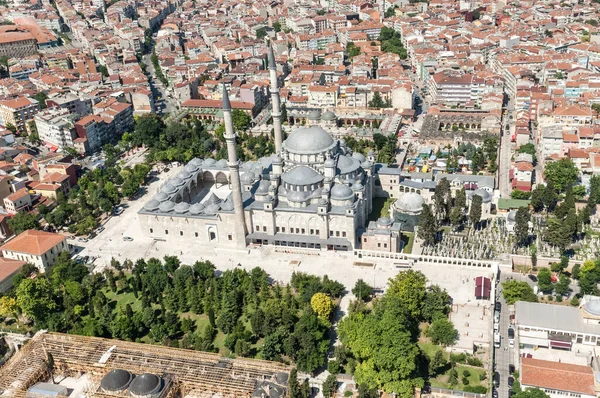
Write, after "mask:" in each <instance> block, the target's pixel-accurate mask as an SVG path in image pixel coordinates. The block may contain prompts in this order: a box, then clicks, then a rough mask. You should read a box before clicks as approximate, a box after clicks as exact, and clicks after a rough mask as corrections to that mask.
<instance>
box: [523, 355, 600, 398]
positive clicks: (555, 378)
mask: <svg viewBox="0 0 600 398" xmlns="http://www.w3.org/2000/svg"><path fill="white" fill-rule="evenodd" d="M521 384H522V385H524V386H533V387H539V388H547V389H552V390H559V391H568V392H573V393H579V394H585V395H592V396H595V395H596V392H595V390H594V373H593V372H592V368H591V367H589V366H581V365H572V364H567V363H562V362H550V361H543V360H540V359H533V358H522V362H521Z"/></svg>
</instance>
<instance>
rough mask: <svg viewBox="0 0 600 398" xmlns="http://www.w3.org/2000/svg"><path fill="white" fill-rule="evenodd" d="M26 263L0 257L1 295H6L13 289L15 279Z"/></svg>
mask: <svg viewBox="0 0 600 398" xmlns="http://www.w3.org/2000/svg"><path fill="white" fill-rule="evenodd" d="M25 264H27V262H26V261H21V260H11V259H9V258H2V257H0V293H3V294H4V293H6V292H8V291H9V290H10V289H11V288H12V287H13V278H14V277H15V276H16V275H18V274H19V272H21V269H22V268H23V266H24V265H25Z"/></svg>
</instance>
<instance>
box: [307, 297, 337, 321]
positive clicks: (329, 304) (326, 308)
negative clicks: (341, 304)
mask: <svg viewBox="0 0 600 398" xmlns="http://www.w3.org/2000/svg"><path fill="white" fill-rule="evenodd" d="M310 306H311V307H312V309H313V311H314V312H316V313H317V315H318V316H319V318H320V319H322V320H325V321H328V320H329V318H330V317H331V313H332V312H333V309H334V307H335V304H334V303H333V300H332V299H331V298H330V297H329V296H327V295H326V294H325V293H315V294H314V295H313V296H312V298H311V299H310Z"/></svg>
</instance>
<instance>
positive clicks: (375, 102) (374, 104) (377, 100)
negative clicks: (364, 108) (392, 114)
mask: <svg viewBox="0 0 600 398" xmlns="http://www.w3.org/2000/svg"><path fill="white" fill-rule="evenodd" d="M385 105H386V104H385V102H384V101H383V98H381V94H379V92H378V91H375V94H373V98H372V99H371V101H369V107H370V108H377V109H380V108H386V106H385Z"/></svg>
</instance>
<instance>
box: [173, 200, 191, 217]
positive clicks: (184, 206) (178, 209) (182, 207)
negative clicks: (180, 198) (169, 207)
mask: <svg viewBox="0 0 600 398" xmlns="http://www.w3.org/2000/svg"><path fill="white" fill-rule="evenodd" d="M189 209H190V204H189V203H185V202H181V203H177V204H176V205H175V213H177V214H183V213H187V212H188V210H189Z"/></svg>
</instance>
